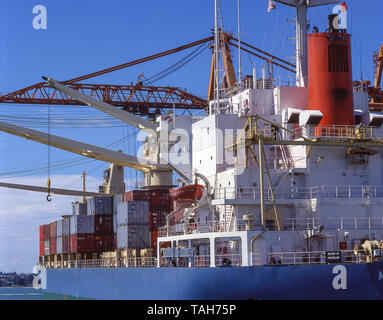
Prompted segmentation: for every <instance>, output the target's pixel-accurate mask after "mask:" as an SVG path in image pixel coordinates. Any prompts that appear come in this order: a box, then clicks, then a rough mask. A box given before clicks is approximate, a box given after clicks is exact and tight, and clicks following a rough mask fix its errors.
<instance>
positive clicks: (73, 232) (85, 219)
mask: <svg viewBox="0 0 383 320" xmlns="http://www.w3.org/2000/svg"><path fill="white" fill-rule="evenodd" d="M93 251H94V216H81V215H75V216H72V217H71V218H70V252H71V253H77V252H93Z"/></svg>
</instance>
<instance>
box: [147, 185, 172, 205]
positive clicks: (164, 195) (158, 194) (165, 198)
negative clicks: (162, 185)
mask: <svg viewBox="0 0 383 320" xmlns="http://www.w3.org/2000/svg"><path fill="white" fill-rule="evenodd" d="M170 206H171V204H170V193H169V190H161V189H158V190H151V196H150V205H149V207H150V209H157V208H158V209H159V208H163V209H170Z"/></svg>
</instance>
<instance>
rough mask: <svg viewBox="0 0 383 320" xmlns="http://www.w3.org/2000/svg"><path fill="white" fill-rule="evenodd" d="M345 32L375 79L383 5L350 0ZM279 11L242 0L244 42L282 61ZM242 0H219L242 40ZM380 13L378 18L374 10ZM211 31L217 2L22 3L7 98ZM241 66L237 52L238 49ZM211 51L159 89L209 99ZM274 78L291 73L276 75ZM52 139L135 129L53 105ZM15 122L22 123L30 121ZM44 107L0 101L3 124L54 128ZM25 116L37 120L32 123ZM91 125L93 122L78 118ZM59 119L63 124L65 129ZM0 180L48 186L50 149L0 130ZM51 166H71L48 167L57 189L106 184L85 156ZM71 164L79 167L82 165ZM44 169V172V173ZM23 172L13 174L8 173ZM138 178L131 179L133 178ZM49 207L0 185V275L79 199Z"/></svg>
mask: <svg viewBox="0 0 383 320" xmlns="http://www.w3.org/2000/svg"><path fill="white" fill-rule="evenodd" d="M346 3H347V5H348V31H349V32H350V33H351V34H352V58H353V74H354V79H356V80H359V79H360V77H361V73H363V78H364V79H368V80H372V59H371V55H372V52H373V51H374V50H378V47H379V45H381V44H383V36H382V32H381V30H382V25H381V20H380V19H379V17H380V16H381V14H382V13H383V1H382V0H348V1H346ZM35 5H44V6H45V7H46V8H47V17H48V24H47V30H34V29H33V27H32V20H33V18H34V14H33V13H32V9H33V7H34V6H35ZM276 5H277V10H274V11H272V12H270V13H267V0H241V26H242V28H241V29H242V34H241V37H242V40H243V41H245V42H248V43H250V44H252V45H254V46H256V47H258V48H260V49H262V50H265V51H268V52H270V53H272V54H274V55H276V56H278V57H280V58H283V59H288V57H292V56H293V55H294V43H293V42H292V41H290V40H287V38H294V24H293V23H291V22H287V19H288V18H289V19H293V18H294V17H295V10H294V9H293V8H290V7H286V6H283V5H281V4H278V3H277V4H276ZM236 8H237V1H236V0H221V12H222V24H223V29H224V30H225V31H226V32H233V34H234V36H237V24H236V23H237V11H236V10H237V9H236ZM331 11H332V6H331V5H330V6H325V7H322V8H316V9H310V10H309V14H308V19H309V20H310V26H311V27H313V26H318V27H319V30H320V31H324V30H325V28H326V27H327V15H328V14H329V13H331ZM377 13H379V14H377ZM213 25H214V1H213V0H194V1H179V0H178V1H175V0H163V1H158V0H146V1H124V0H109V1H104V0H97V1H88V0H82V1H75V0H65V1H57V0H22V1H10V0H8V1H6V0H4V1H2V2H1V4H0V39H1V41H0V70H1V72H0V92H10V91H14V90H17V89H20V88H23V87H26V86H28V85H31V84H33V83H36V82H40V81H41V76H42V75H46V76H49V77H53V78H55V79H57V80H66V79H70V78H74V77H76V76H80V75H83V74H87V73H91V72H94V71H97V70H100V69H103V68H107V67H110V66H114V65H118V64H121V63H124V62H127V61H130V60H134V59H137V58H141V57H144V56H147V55H150V54H153V53H156V52H160V51H164V50H168V49H170V48H174V47H177V46H180V45H183V44H186V43H189V42H192V41H195V40H198V39H202V38H204V37H207V36H209V35H210V34H211V31H210V29H211V28H212V27H213ZM189 52H190V51H187V52H183V53H178V54H176V55H173V56H169V57H166V58H162V59H159V60H157V61H152V62H147V63H144V64H141V65H138V66H135V67H132V68H129V69H126V70H122V71H118V72H115V73H112V74H109V75H105V76H102V77H100V78H95V79H92V80H88V82H99V83H101V82H103V83H116V84H125V83H130V82H134V81H136V79H137V77H138V76H139V74H140V73H141V72H144V76H145V77H147V78H149V77H150V76H151V75H154V74H156V73H157V72H159V71H161V70H163V69H164V68H166V67H168V66H170V65H171V64H172V63H174V62H175V61H177V60H179V59H181V58H183V57H184V56H185V55H186V54H187V53H189ZM232 53H233V61H234V65H235V69H236V70H237V59H238V58H237V52H236V50H234V49H233V50H232ZM210 59H211V52H210V51H209V49H207V50H205V51H204V52H203V53H202V54H201V55H199V56H198V57H197V58H196V59H194V60H193V61H192V62H191V63H189V64H187V65H185V66H184V67H183V68H181V69H180V70H178V71H177V72H175V73H173V74H171V75H170V76H169V77H167V78H164V79H162V80H161V81H159V82H158V83H155V84H156V85H164V86H167V85H169V86H178V87H181V88H187V90H188V91H189V92H192V93H194V94H196V95H199V96H201V97H206V95H207V88H208V80H209V70H210ZM242 61H243V74H251V72H252V71H251V67H252V65H253V63H255V64H256V65H257V67H258V68H257V69H258V70H259V69H260V67H261V65H262V62H261V61H260V60H257V59H256V58H254V57H252V56H249V55H248V54H243V55H242ZM274 71H275V74H276V75H281V76H287V75H288V74H287V73H286V72H284V71H281V70H278V69H274ZM50 109H51V116H52V119H55V120H56V122H55V124H52V127H51V133H52V134H56V135H62V136H65V137H68V138H72V139H78V140H81V141H84V142H87V143H92V144H97V145H99V146H108V145H111V144H113V143H114V142H116V141H118V140H119V139H121V138H123V137H124V136H126V135H128V134H130V133H132V132H133V129H132V128H129V127H128V126H126V125H122V124H121V123H119V122H118V121H117V122H116V121H112V120H111V119H108V118H105V115H103V114H101V113H100V112H98V111H96V110H93V109H90V108H88V107H70V108H69V107H51V108H50ZM10 117H23V120H21V119H20V118H18V120H14V119H15V118H10ZM47 117H48V107H47V106H38V105H33V106H28V105H12V104H9V105H0V121H1V120H4V121H9V120H10V119H13V121H14V122H13V123H16V124H19V125H24V126H27V127H31V128H36V129H38V130H42V131H47ZM28 118H30V119H29V120H28ZM79 118H84V119H86V118H89V119H93V121H95V122H96V124H93V125H91V126H86V125H85V124H84V122H85V121H83V122H82V123H80V124H79V122H78V121H76V119H79ZM57 121H61V122H60V124H58V122H57ZM0 148H1V149H0V150H1V153H0V181H7V182H19V183H25V184H39V185H45V182H46V178H47V169H46V166H47V164H48V147H47V146H44V145H40V144H38V143H35V142H30V141H26V140H24V139H21V138H18V137H13V136H11V135H8V134H5V133H0ZM113 148H114V149H123V150H124V151H125V152H128V153H129V152H130V153H132V152H133V150H134V141H133V140H132V139H128V140H126V141H125V142H124V143H121V144H116V145H114V146H113ZM50 154H51V164H58V163H62V162H63V161H65V163H67V165H66V166H65V168H63V169H60V170H56V169H55V168H54V167H52V169H51V174H52V185H53V186H55V187H67V186H71V188H81V185H80V180H79V176H80V174H81V171H82V170H85V171H86V172H87V173H88V177H89V178H88V179H89V182H88V186H89V189H92V190H97V185H98V184H101V183H102V170H103V169H105V168H106V166H107V165H106V164H103V163H101V162H98V161H90V160H86V159H84V160H82V158H81V157H80V156H76V155H73V154H70V153H68V152H65V151H60V150H56V149H51V150H50ZM74 161H78V162H79V164H77V162H76V163H75V162H74ZM37 168H38V169H37ZM11 171H12V172H16V173H14V174H12V175H10V174H7V173H9V172H11ZM135 178H136V174H135V173H134V172H132V171H130V172H129V173H127V175H126V179H127V180H132V181H135ZM53 198H54V200H53V202H52V203H49V204H48V203H47V202H46V201H45V195H43V194H38V193H30V192H24V191H10V190H5V189H3V190H1V189H0V199H1V200H2V204H3V205H2V206H1V208H0V270H6V271H12V270H16V271H19V272H20V271H24V272H30V270H32V267H33V264H34V263H35V262H36V259H37V256H38V226H39V225H40V224H43V223H47V222H49V221H52V220H56V219H59V218H60V216H61V215H62V214H64V213H68V212H69V211H70V209H71V207H70V202H71V201H73V198H68V197H58V196H54V197H53Z"/></svg>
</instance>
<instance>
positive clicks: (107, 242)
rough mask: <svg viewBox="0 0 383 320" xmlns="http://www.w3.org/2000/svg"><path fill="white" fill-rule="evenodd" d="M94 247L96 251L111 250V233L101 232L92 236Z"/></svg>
mask: <svg viewBox="0 0 383 320" xmlns="http://www.w3.org/2000/svg"><path fill="white" fill-rule="evenodd" d="M94 249H95V251H97V252H105V251H112V250H113V236H112V234H102V235H95V236H94Z"/></svg>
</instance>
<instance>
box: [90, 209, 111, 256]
mask: <svg viewBox="0 0 383 320" xmlns="http://www.w3.org/2000/svg"><path fill="white" fill-rule="evenodd" d="M111 250H113V215H111V214H110V215H96V216H94V251H97V252H105V251H111Z"/></svg>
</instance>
